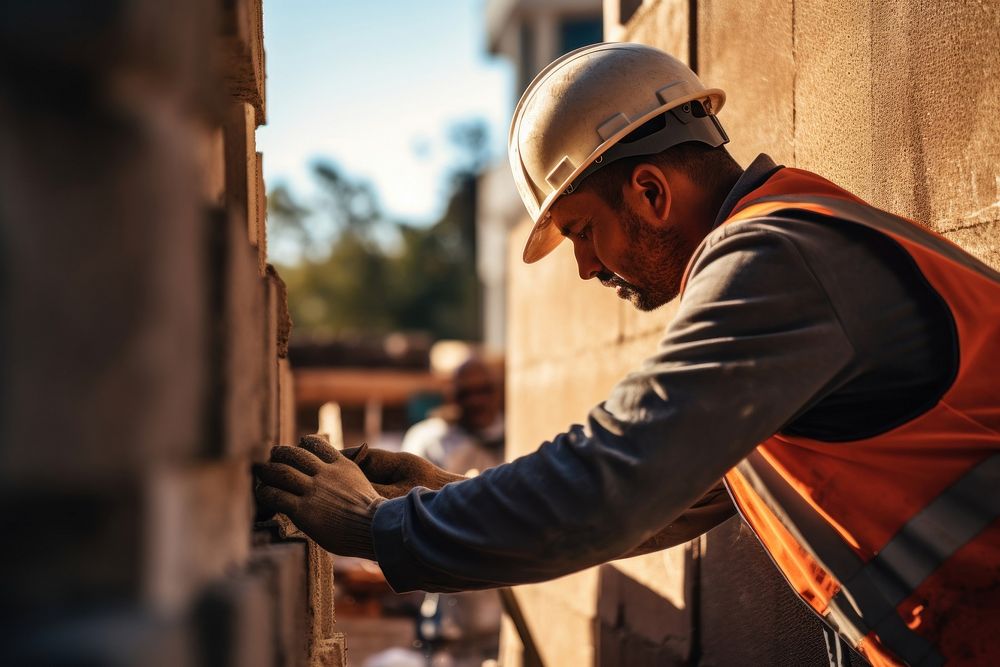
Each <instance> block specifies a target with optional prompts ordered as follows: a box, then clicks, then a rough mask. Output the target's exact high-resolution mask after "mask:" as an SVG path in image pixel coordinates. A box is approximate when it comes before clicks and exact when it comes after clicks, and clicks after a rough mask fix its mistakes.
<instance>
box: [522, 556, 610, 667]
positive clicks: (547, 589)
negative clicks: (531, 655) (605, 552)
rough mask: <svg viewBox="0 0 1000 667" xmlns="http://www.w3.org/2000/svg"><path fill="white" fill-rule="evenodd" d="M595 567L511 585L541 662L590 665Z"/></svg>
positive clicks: (595, 581) (593, 659)
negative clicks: (552, 579) (545, 581)
mask: <svg viewBox="0 0 1000 667" xmlns="http://www.w3.org/2000/svg"><path fill="white" fill-rule="evenodd" d="M596 583H597V569H596V568H591V569H589V570H584V571H583V572H578V573H576V574H573V575H570V576H568V577H562V578H561V579H556V580H554V581H551V582H547V583H544V584H532V585H530V586H518V587H517V588H515V589H514V594H515V595H516V596H517V599H518V602H519V603H520V607H521V611H522V613H523V614H524V617H525V620H526V621H527V624H528V626H529V627H530V628H531V631H532V636H533V637H534V639H535V642H536V643H537V646H538V650H539V653H540V654H541V658H542V663H543V664H545V665H555V666H560V665H567V666H568V665H594V664H596V662H595V652H594V647H595V638H594V618H595V611H596Z"/></svg>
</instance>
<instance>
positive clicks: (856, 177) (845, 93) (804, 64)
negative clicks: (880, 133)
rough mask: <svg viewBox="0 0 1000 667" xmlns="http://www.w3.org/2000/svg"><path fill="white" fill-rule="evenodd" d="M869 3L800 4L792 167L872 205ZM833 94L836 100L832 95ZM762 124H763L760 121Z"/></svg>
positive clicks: (808, 0) (817, 0)
mask: <svg viewBox="0 0 1000 667" xmlns="http://www.w3.org/2000/svg"><path fill="white" fill-rule="evenodd" d="M867 8H868V3H867V2H866V1H862V0H857V1H856V2H855V1H853V0H851V1H848V2H834V3H830V2H822V0H803V1H799V2H796V5H795V25H796V32H795V41H796V47H797V52H796V57H795V66H796V75H797V77H796V82H795V155H796V162H795V163H789V164H790V165H792V164H794V165H795V166H799V167H802V168H803V169H809V170H812V171H816V172H818V173H820V174H822V175H824V176H826V177H827V178H830V179H831V180H834V181H836V182H837V183H839V184H840V185H842V186H843V187H845V188H848V189H849V190H851V191H853V192H854V193H856V194H857V195H858V196H859V197H862V198H870V197H871V195H872V194H873V190H872V183H873V180H874V178H875V174H874V171H873V170H874V165H873V163H872V161H871V155H872V151H873V146H872V143H871V142H872V136H871V133H870V132H869V131H868V129H867V128H869V126H870V122H871V117H872V114H873V113H874V105H875V104H877V100H875V99H874V98H873V97H872V95H871V32H870V29H869V28H868V26H869V24H870V20H869V17H868V10H867ZM833 89H835V90H836V91H837V94H836V95H830V94H829V91H830V90H833ZM758 122H759V123H760V124H761V125H766V123H767V121H766V120H765V119H763V118H761V119H759V120H758Z"/></svg>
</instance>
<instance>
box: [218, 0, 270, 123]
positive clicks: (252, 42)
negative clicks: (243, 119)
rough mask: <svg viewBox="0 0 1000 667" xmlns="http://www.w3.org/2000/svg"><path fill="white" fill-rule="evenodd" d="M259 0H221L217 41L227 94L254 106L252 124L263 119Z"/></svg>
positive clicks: (263, 72) (262, 51) (261, 22)
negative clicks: (219, 28)
mask: <svg viewBox="0 0 1000 667" xmlns="http://www.w3.org/2000/svg"><path fill="white" fill-rule="evenodd" d="M261 4H262V3H261V0H224V2H223V3H222V8H223V9H222V30H221V39H220V43H219V49H220V52H221V60H222V65H223V74H224V77H225V80H226V84H227V88H228V91H229V94H230V95H231V96H233V97H235V98H237V99H240V100H243V101H244V102H246V103H247V104H249V105H251V106H252V107H253V109H254V120H255V125H263V124H264V123H265V122H266V89H265V67H264V20H263V12H262V6H261Z"/></svg>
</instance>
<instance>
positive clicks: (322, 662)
mask: <svg viewBox="0 0 1000 667" xmlns="http://www.w3.org/2000/svg"><path fill="white" fill-rule="evenodd" d="M309 664H310V666H311V667H347V639H346V637H345V636H344V635H343V634H340V633H335V636H334V637H333V638H331V639H324V640H323V641H321V642H319V643H318V644H317V645H316V646H315V647H314V649H313V653H312V655H311V656H310V658H309ZM356 664H361V663H356Z"/></svg>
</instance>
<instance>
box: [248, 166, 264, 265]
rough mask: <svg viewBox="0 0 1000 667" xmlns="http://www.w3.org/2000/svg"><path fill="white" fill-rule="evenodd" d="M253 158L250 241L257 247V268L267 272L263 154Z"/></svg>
mask: <svg viewBox="0 0 1000 667" xmlns="http://www.w3.org/2000/svg"><path fill="white" fill-rule="evenodd" d="M255 157H256V159H255V160H254V194H255V195H256V199H257V201H256V202H255V205H254V219H253V220H252V221H250V228H251V229H250V231H251V236H250V243H251V244H252V245H253V246H255V247H256V248H257V270H258V271H259V272H260V275H261V276H264V275H265V273H267V267H268V264H267V190H266V189H265V188H264V154H263V153H260V152H258V153H257V154H256V156H255Z"/></svg>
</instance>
